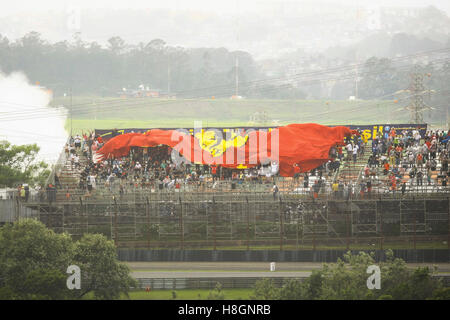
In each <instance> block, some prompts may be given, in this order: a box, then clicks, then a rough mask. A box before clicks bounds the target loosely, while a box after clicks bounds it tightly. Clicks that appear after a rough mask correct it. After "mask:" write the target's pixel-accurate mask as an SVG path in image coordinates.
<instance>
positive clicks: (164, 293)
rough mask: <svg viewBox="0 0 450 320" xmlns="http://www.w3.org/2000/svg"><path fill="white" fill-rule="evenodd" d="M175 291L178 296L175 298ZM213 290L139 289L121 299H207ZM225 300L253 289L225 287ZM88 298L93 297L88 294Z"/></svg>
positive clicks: (243, 297) (241, 297)
mask: <svg viewBox="0 0 450 320" xmlns="http://www.w3.org/2000/svg"><path fill="white" fill-rule="evenodd" d="M172 292H175V294H176V298H175V299H174V298H173V294H172ZM210 292H211V290H209V289H183V290H152V291H150V292H146V291H145V290H137V291H131V292H129V298H128V297H126V296H125V295H122V297H121V298H120V299H121V300H207V299H208V295H209V293H210ZM222 292H223V294H224V297H225V300H248V299H249V296H250V294H251V293H252V292H253V289H224V290H222ZM86 299H92V296H89V295H87V296H86Z"/></svg>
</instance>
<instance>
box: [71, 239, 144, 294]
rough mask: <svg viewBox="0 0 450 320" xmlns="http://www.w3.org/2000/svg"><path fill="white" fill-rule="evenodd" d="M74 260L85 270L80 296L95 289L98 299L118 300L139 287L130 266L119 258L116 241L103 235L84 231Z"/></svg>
mask: <svg viewBox="0 0 450 320" xmlns="http://www.w3.org/2000/svg"><path fill="white" fill-rule="evenodd" d="M74 261H75V262H76V263H75V264H76V265H77V266H79V267H80V269H81V270H82V273H81V283H82V289H81V293H80V295H79V297H80V298H81V297H83V296H84V295H86V294H87V293H89V292H91V291H92V292H93V293H94V297H95V298H97V299H108V300H111V299H117V298H119V297H120V294H121V293H124V294H125V295H127V296H128V290H129V288H130V287H131V286H136V282H135V280H134V279H133V278H131V276H129V272H130V270H129V268H128V266H126V265H125V264H122V263H119V262H118V261H117V253H116V248H115V246H114V243H113V242H112V241H110V240H108V239H107V238H106V237H105V236H104V235H100V234H85V235H84V236H83V238H81V240H79V241H78V242H77V243H76V247H75V255H74Z"/></svg>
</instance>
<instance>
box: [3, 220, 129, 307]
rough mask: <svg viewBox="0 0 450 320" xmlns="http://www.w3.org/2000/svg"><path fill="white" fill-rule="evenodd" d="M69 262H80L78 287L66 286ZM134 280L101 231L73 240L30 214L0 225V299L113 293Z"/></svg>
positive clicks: (112, 295) (111, 296)
mask: <svg viewBox="0 0 450 320" xmlns="http://www.w3.org/2000/svg"><path fill="white" fill-rule="evenodd" d="M70 265H77V266H78V267H80V270H81V290H69V289H68V288H67V287H66V279H67V277H68V275H67V274H66V270H67V268H68V267H69V266H70ZM135 285H136V282H135V281H134V280H133V279H132V278H131V277H130V276H129V269H128V267H127V266H126V265H123V264H121V263H119V262H118V261H117V254H116V251H115V247H114V245H113V243H112V242H111V241H108V240H107V239H106V238H105V237H104V236H103V235H98V234H95V235H93V234H85V235H84V237H83V238H82V239H81V240H79V241H73V240H72V238H71V237H70V235H68V234H66V233H62V234H57V233H54V232H53V231H52V230H49V229H47V228H46V227H45V225H44V224H43V223H41V222H39V221H37V220H33V219H23V220H20V221H17V222H15V223H14V224H6V225H5V226H3V227H1V228H0V299H79V298H82V297H83V296H85V295H86V294H87V293H89V292H93V295H94V297H95V298H97V299H116V298H119V297H120V295H121V294H122V293H124V294H126V295H127V294H128V290H129V289H130V287H131V286H135Z"/></svg>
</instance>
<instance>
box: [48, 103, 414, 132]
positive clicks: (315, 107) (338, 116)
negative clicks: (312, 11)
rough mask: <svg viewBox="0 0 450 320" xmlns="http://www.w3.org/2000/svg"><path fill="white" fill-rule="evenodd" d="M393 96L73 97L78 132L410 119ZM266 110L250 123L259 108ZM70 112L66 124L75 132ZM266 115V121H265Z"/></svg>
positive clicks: (406, 120)
mask: <svg viewBox="0 0 450 320" xmlns="http://www.w3.org/2000/svg"><path fill="white" fill-rule="evenodd" d="M52 105H54V106H61V105H64V106H66V107H67V108H69V106H70V99H69V98H55V99H54V100H53V101H52ZM399 107H400V105H399V104H396V103H394V101H392V100H370V101H348V100H331V101H326V100H246V99H243V100H230V99H177V100H168V99H154V98H128V99H120V98H101V97H73V99H72V110H73V111H72V131H73V132H81V131H87V130H92V129H94V128H97V129H111V128H119V129H120V128H156V127H159V128H182V127H193V126H194V121H202V125H203V127H224V126H247V125H274V124H275V125H286V124H289V123H307V122H315V123H321V124H325V125H329V124H337V125H338V124H370V123H374V121H375V122H379V123H386V122H390V123H405V122H409V121H408V120H409V114H408V113H405V112H398V111H396V110H397V109H399ZM257 112H260V113H263V112H264V113H265V114H266V116H265V117H260V119H259V120H258V121H257V122H250V119H251V117H252V116H253V115H255V113H257ZM69 118H70V117H68V119H67V121H66V129H67V130H68V131H70V125H71V121H70V119H69ZM264 119H265V120H264Z"/></svg>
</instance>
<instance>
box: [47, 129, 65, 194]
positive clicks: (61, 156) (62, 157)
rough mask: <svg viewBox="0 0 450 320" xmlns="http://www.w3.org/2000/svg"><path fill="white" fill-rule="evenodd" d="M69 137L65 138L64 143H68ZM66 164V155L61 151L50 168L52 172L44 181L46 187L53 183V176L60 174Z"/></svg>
mask: <svg viewBox="0 0 450 320" xmlns="http://www.w3.org/2000/svg"><path fill="white" fill-rule="evenodd" d="M69 141H70V137H69V138H67V141H66V143H69ZM66 162H67V157H66V153H65V152H64V151H63V152H61V153H60V154H59V157H58V160H57V161H56V163H55V164H54V165H53V166H52V171H51V172H50V174H49V175H48V177H47V180H45V185H46V186H48V184H49V183H53V182H54V181H55V174H56V173H58V174H59V173H60V172H61V168H62V167H63V166H64V165H65V163H66Z"/></svg>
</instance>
